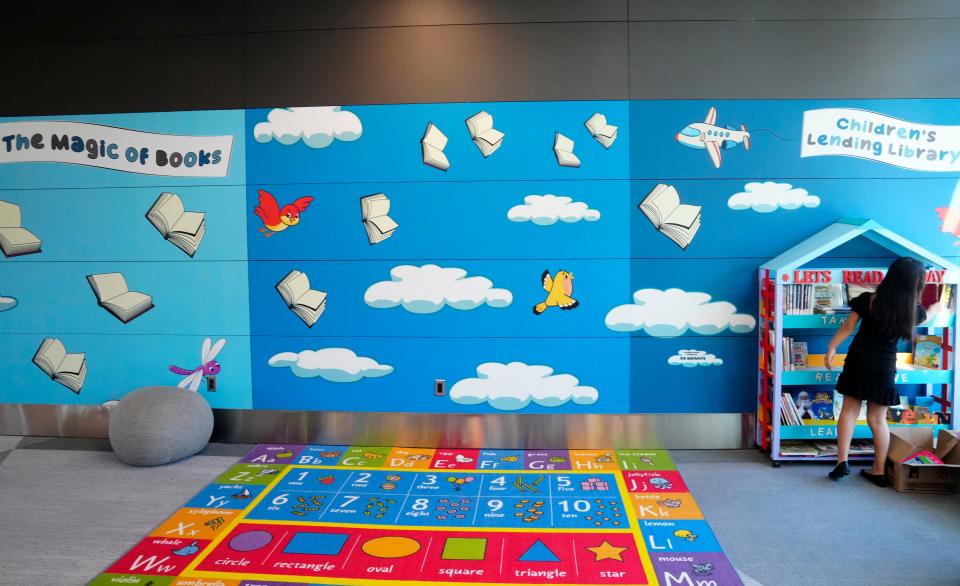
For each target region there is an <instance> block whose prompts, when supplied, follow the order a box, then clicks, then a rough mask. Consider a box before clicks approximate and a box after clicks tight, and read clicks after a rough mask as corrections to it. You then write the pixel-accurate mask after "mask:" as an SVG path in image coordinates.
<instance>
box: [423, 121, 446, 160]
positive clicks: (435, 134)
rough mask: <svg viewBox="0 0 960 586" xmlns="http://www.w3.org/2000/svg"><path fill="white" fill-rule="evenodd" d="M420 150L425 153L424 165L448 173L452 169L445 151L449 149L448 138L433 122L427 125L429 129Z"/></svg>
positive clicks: (424, 134) (425, 132)
mask: <svg viewBox="0 0 960 586" xmlns="http://www.w3.org/2000/svg"><path fill="white" fill-rule="evenodd" d="M420 148H421V150H422V151H423V164H424V165H429V166H431V167H433V168H434V169H440V170H441V171H446V170H447V169H449V168H450V161H449V160H447V155H445V154H444V153H443V149H445V148H447V136H446V135H445V134H444V133H442V132H440V129H439V128H437V127H436V126H434V124H433V122H428V123H427V129H426V131H424V133H423V138H422V139H420Z"/></svg>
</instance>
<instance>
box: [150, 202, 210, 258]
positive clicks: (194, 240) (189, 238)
mask: <svg viewBox="0 0 960 586" xmlns="http://www.w3.org/2000/svg"><path fill="white" fill-rule="evenodd" d="M203 216H204V214H203V212H187V211H184V209H183V202H182V201H181V200H180V196H179V195H177V194H176V193H161V194H160V197H158V198H157V201H155V202H153V207H151V208H150V211H148V212H147V220H149V221H150V223H151V224H153V227H154V228H156V229H157V231H158V232H160V234H161V235H162V236H163V237H164V238H166V239H167V240H169V241H170V242H171V243H172V244H173V245H174V246H176V247H177V248H179V249H180V250H182V251H184V252H186V253H187V255H188V256H190V257H191V258H193V255H194V254H196V252H197V248H199V247H200V241H201V240H203V235H204V234H206V232H207V222H206V221H205V220H204V219H203Z"/></svg>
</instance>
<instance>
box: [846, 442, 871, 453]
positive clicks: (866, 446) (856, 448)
mask: <svg viewBox="0 0 960 586" xmlns="http://www.w3.org/2000/svg"><path fill="white" fill-rule="evenodd" d="M871 454H873V442H872V441H870V440H862V439H855V440H851V441H850V455H851V456H867V455H871Z"/></svg>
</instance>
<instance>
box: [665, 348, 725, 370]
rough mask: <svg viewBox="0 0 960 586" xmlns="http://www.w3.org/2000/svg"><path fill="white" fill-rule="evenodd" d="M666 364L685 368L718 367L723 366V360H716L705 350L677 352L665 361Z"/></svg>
mask: <svg viewBox="0 0 960 586" xmlns="http://www.w3.org/2000/svg"><path fill="white" fill-rule="evenodd" d="M667 364H669V365H670V366H685V367H687V368H696V367H698V366H720V365H722V364H723V359H722V358H717V357H716V356H714V355H713V354H708V353H707V352H706V351H705V350H678V351H677V353H676V354H674V355H673V356H671V357H670V358H668V359H667Z"/></svg>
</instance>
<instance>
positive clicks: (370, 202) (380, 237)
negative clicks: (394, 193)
mask: <svg viewBox="0 0 960 586" xmlns="http://www.w3.org/2000/svg"><path fill="white" fill-rule="evenodd" d="M388 213H390V200H389V199H387V196H386V195H384V194H382V193H375V194H373V195H368V196H365V197H361V198H360V214H361V215H362V216H363V227H364V228H365V229H366V230H367V240H369V241H370V244H377V243H378V242H383V241H384V240H386V239H387V238H390V237H391V236H393V231H394V230H396V229H397V227H398V226H399V224H397V223H396V222H394V221H393V219H392V218H391V217H390V216H388V215H387V214H388Z"/></svg>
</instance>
